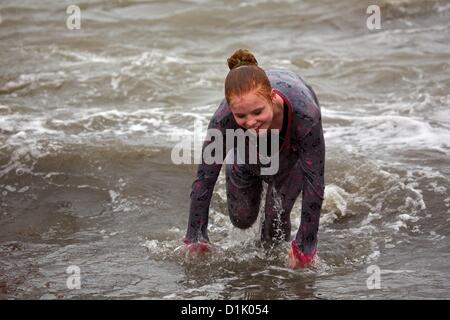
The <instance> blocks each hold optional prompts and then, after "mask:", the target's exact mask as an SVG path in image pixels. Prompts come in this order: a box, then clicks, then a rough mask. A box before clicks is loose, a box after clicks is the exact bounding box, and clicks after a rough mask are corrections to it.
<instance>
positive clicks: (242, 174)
mask: <svg viewBox="0 0 450 320" xmlns="http://www.w3.org/2000/svg"><path fill="white" fill-rule="evenodd" d="M262 182H263V179H262V178H261V176H258V175H255V174H254V173H252V172H251V170H249V169H248V167H247V166H246V165H238V164H227V165H226V189H227V205H228V213H229V215H230V219H231V222H232V223H233V225H234V226H236V227H238V228H241V229H246V228H249V227H251V226H252V225H253V224H254V223H255V221H256V219H257V217H258V213H259V207H260V203H261V197H262V189H263V186H262ZM266 182H267V183H268V187H267V194H266V203H265V209H264V212H265V217H264V224H263V227H262V231H261V240H263V241H275V242H277V241H282V240H284V241H288V240H289V239H290V235H291V219H290V215H291V210H292V207H293V206H294V203H295V200H296V199H297V196H298V195H299V193H300V192H301V190H302V188H301V187H302V185H303V173H302V172H301V170H300V165H299V163H297V165H295V166H294V167H293V168H292V169H291V170H290V171H288V172H287V173H285V174H284V175H275V176H273V177H270V180H268V181H267V180H266Z"/></svg>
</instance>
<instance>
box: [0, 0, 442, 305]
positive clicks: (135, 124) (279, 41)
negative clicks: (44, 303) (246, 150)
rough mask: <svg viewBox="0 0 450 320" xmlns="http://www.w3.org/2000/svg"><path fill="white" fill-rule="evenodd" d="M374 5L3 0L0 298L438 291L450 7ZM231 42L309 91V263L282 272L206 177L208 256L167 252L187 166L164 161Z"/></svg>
mask: <svg viewBox="0 0 450 320" xmlns="http://www.w3.org/2000/svg"><path fill="white" fill-rule="evenodd" d="M375 2H376V3H378V4H379V5H380V8H381V15H382V29H381V30H378V31H369V30H368V29H367V28H366V18H367V17H368V15H367V14H366V8H367V7H368V5H370V4H374V3H373V1H357V0H347V1H341V2H339V4H338V3H336V2H334V1H331V0H326V1H321V2H320V3H317V1H281V0H280V1H276V2H273V1H263V0H250V1H246V2H240V1H215V2H214V3H212V2H211V3H210V2H207V1H201V0H196V1H194V0H192V1H179V2H177V3H166V2H163V1H148V2H145V1H144V2H133V1H109V0H108V1H106V0H98V1H82V2H78V5H79V6H80V8H81V14H82V22H81V23H82V24H81V30H72V31H69V30H68V29H67V28H66V18H67V16H68V15H67V14H66V8H67V6H69V5H71V4H72V3H71V2H70V1H2V2H1V4H0V17H1V20H0V21H1V24H0V48H1V50H0V58H1V60H0V61H1V69H0V297H1V298H3V299H6V298H37V299H39V298H42V299H54V298H86V299H91V298H129V299H191V298H192V299H193V298H204V299H217V298H224V299H228V298H239V299H342V298H350V299H365V298H369V299H392V298H394V299H395V298H400V299H405V298H406V299H408V298H420V299H436V298H446V299H448V298H449V293H450V272H449V269H448V264H449V260H450V254H449V253H450V247H449V241H448V238H449V236H450V231H449V228H448V225H449V221H450V196H449V188H450V181H449V179H450V166H449V162H450V161H449V156H450V143H449V141H450V113H449V111H448V109H449V105H450V76H449V75H450V72H449V70H450V47H449V45H448V44H449V43H450V36H449V34H450V32H449V31H450V30H449V29H450V19H449V17H450V2H449V1H438V0H431V1H424V0H422V1H419V0H404V1H400V0H399V1H394V0H390V1H375ZM239 47H247V48H249V49H251V50H252V51H253V52H254V53H255V54H256V57H257V58H258V60H259V63H260V65H261V66H262V67H264V68H271V67H276V68H288V69H292V70H295V71H297V72H298V73H299V74H301V75H302V76H303V77H304V78H305V79H307V80H308V81H309V82H310V83H311V84H312V86H313V87H314V88H315V89H316V92H317V94H318V97H319V100H320V102H321V105H322V113H323V126H324V130H325V139H326V142H327V161H326V177H325V178H326V192H325V202H324V206H323V210H322V218H321V225H320V231H319V237H320V238H319V251H318V259H317V261H316V263H315V265H314V266H312V267H311V268H310V269H306V270H295V271H292V270H290V269H288V268H287V249H288V244H285V245H280V246H278V247H274V248H269V249H267V248H266V249H263V248H261V247H260V245H259V243H258V241H257V240H258V236H259V232H260V230H259V227H260V224H261V222H260V221H258V222H257V223H256V224H255V226H254V227H252V228H251V229H250V230H245V231H242V230H237V229H235V228H233V227H232V225H231V223H230V221H229V219H228V217H227V210H226V197H225V188H224V187H225V185H224V175H223V172H222V173H221V176H220V177H219V181H218V183H217V186H216V189H215V191H214V197H213V201H212V204H211V210H210V225H209V233H210V238H211V241H212V242H213V243H214V244H215V245H216V251H215V253H214V254H212V255H209V256H206V257H204V258H203V259H200V260H195V259H194V260H192V259H185V258H183V257H181V256H180V254H179V253H178V251H177V250H176V249H177V248H178V247H179V246H180V244H181V242H180V241H181V239H182V237H183V236H184V232H185V228H186V223H187V218H188V208H189V193H190V185H191V183H192V181H193V178H194V175H195V169H196V167H195V166H194V165H181V166H175V165H174V164H172V163H171V161H170V151H171V148H172V147H173V146H174V144H175V142H174V138H173V137H174V136H179V135H184V136H186V135H187V134H191V133H192V131H193V125H194V121H195V120H197V121H201V123H202V124H203V125H206V124H207V123H208V121H209V118H210V117H211V115H212V114H213V112H214V111H215V109H216V107H217V105H218V102H219V101H220V100H221V99H222V95H223V80H224V78H225V76H226V73H227V66H226V63H225V62H226V58H227V57H228V56H229V55H230V54H231V53H232V52H233V51H234V50H235V49H236V48H239ZM299 212H300V199H298V201H297V203H296V205H295V206H294V209H293V213H292V225H293V229H292V236H294V234H295V231H296V229H297V227H298V224H299V219H300V216H299ZM69 266H78V267H79V268H80V272H81V274H80V275H81V289H78V290H77V289H74V290H69V289H68V287H67V280H68V277H69V276H70V274H68V273H66V270H67V268H68V267H69ZM370 266H377V267H378V268H379V270H380V272H381V274H380V276H381V282H380V285H381V288H380V289H375V290H371V289H368V286H367V280H368V278H369V276H370V275H371V274H368V273H367V270H368V268H369V267H370ZM369 270H370V269H369Z"/></svg>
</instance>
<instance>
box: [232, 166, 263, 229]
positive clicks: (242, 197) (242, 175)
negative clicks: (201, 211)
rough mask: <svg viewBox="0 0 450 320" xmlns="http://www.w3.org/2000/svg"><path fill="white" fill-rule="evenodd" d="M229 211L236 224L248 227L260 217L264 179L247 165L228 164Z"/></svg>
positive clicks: (244, 227)
mask: <svg viewBox="0 0 450 320" xmlns="http://www.w3.org/2000/svg"><path fill="white" fill-rule="evenodd" d="M225 174H226V189H227V204H228V213H229V215H230V219H231V222H232V223H233V225H234V226H236V227H238V228H240V229H246V228H249V227H251V226H252V225H253V223H254V222H255V221H256V218H257V217H258V213H259V205H260V203H261V193H262V180H261V179H260V178H259V177H258V176H256V175H254V174H253V173H252V172H251V171H250V170H249V168H248V167H247V166H246V165H238V164H227V165H226V172H225Z"/></svg>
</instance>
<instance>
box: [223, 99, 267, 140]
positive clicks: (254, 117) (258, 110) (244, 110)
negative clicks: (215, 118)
mask: <svg viewBox="0 0 450 320" xmlns="http://www.w3.org/2000/svg"><path fill="white" fill-rule="evenodd" d="M272 96H273V92H272ZM272 99H273V97H272ZM230 109H231V112H232V113H233V116H234V119H235V120H236V122H237V124H238V125H239V126H241V127H243V128H246V129H253V130H255V131H256V133H257V134H259V130H261V129H266V130H267V129H269V127H270V125H271V123H272V119H273V101H268V100H267V99H265V98H263V97H261V96H260V95H258V94H257V93H256V90H255V91H253V92H251V93H248V94H245V95H243V96H235V97H233V98H232V100H231V102H230Z"/></svg>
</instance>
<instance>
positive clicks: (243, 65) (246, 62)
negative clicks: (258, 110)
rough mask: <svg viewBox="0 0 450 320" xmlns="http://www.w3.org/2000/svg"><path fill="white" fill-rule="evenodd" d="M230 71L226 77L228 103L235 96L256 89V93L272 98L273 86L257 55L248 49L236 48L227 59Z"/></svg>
mask: <svg viewBox="0 0 450 320" xmlns="http://www.w3.org/2000/svg"><path fill="white" fill-rule="evenodd" d="M227 62H228V67H229V68H230V71H229V72H228V75H227V77H226V79H225V98H226V99H227V102H228V104H230V101H231V99H232V98H233V97H235V96H242V95H245V94H247V93H250V92H253V91H256V94H258V95H260V96H262V97H263V98H265V99H268V100H269V101H270V100H271V98H270V94H271V91H272V86H271V85H270V82H269V78H267V75H266V73H265V72H264V70H263V69H261V68H260V67H258V61H256V58H255V56H254V55H253V54H252V53H251V52H250V51H248V50H247V49H238V50H236V51H235V52H234V53H233V55H232V56H231V57H229V58H228V59H227Z"/></svg>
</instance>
